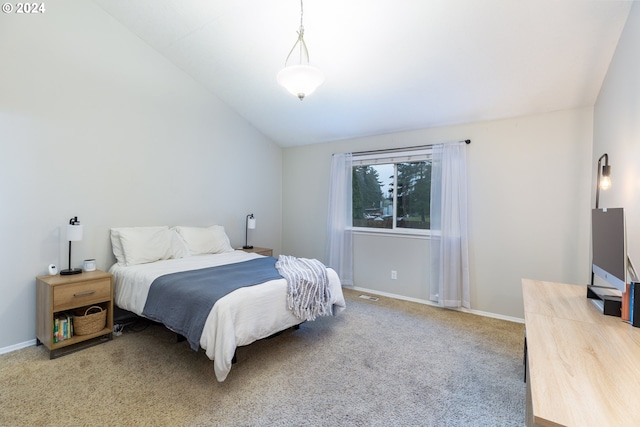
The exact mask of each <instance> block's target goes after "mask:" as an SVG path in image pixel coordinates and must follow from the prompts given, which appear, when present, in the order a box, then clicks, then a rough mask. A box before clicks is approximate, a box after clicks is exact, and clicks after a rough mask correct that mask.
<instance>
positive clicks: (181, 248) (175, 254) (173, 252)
mask: <svg viewBox="0 0 640 427" xmlns="http://www.w3.org/2000/svg"><path fill="white" fill-rule="evenodd" d="M169 232H170V233H171V243H170V246H169V253H168V258H184V257H187V256H189V255H190V254H189V247H188V246H187V244H186V243H185V241H184V240H182V237H180V235H179V234H178V231H177V230H176V228H175V227H174V228H171V229H170V230H169Z"/></svg>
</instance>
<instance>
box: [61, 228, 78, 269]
mask: <svg viewBox="0 0 640 427" xmlns="http://www.w3.org/2000/svg"><path fill="white" fill-rule="evenodd" d="M67 240H68V241H69V268H68V269H67V270H62V271H60V274H61V275H63V276H69V275H71V274H80V273H82V269H81V268H71V242H79V241H80V240H82V225H80V221H78V217H77V216H74V217H73V218H71V219H70V220H69V224H67Z"/></svg>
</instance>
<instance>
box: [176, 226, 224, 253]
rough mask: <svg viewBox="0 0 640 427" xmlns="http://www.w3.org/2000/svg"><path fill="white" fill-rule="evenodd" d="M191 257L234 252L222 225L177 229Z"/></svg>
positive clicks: (179, 227)
mask: <svg viewBox="0 0 640 427" xmlns="http://www.w3.org/2000/svg"><path fill="white" fill-rule="evenodd" d="M176 231H177V232H178V234H179V235H180V237H182V239H183V240H184V242H185V243H186V244H187V247H188V248H189V252H190V253H191V255H199V254H219V253H223V252H233V248H232V247H231V243H229V237H227V233H225V231H224V227H223V226H221V225H213V226H211V227H182V226H178V227H176Z"/></svg>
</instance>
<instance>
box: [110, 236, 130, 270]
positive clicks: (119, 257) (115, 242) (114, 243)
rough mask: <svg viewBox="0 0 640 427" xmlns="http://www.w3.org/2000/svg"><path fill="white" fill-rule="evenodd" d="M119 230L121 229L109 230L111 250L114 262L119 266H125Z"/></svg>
mask: <svg viewBox="0 0 640 427" xmlns="http://www.w3.org/2000/svg"><path fill="white" fill-rule="evenodd" d="M120 230H122V229H121V228H112V229H111V250H112V251H113V255H115V257H116V261H117V262H118V264H120V265H126V264H127V260H126V259H125V257H124V250H123V249H122V243H120Z"/></svg>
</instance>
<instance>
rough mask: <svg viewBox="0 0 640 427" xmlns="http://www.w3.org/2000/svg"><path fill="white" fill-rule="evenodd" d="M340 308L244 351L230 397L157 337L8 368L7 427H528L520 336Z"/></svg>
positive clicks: (203, 367) (488, 322)
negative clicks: (335, 313) (333, 315)
mask: <svg viewBox="0 0 640 427" xmlns="http://www.w3.org/2000/svg"><path fill="white" fill-rule="evenodd" d="M345 295H346V297H347V310H346V311H344V312H343V313H342V314H341V315H340V316H339V317H337V318H320V319H318V320H317V321H315V322H308V323H305V324H303V325H302V326H301V328H300V330H297V331H294V330H288V331H285V332H284V333H282V334H280V335H278V336H276V337H274V338H270V339H266V340H262V341H259V342H256V343H253V344H251V345H250V346H247V347H242V348H239V349H238V353H237V356H238V363H237V364H235V365H234V366H233V368H232V370H231V373H230V374H229V377H228V378H227V380H226V381H225V382H223V383H218V382H217V381H216V380H215V376H214V374H213V364H212V362H211V361H210V360H209V359H207V357H206V356H205V355H204V353H203V352H202V351H201V352H199V353H197V352H193V351H191V350H190V349H189V347H188V344H187V343H186V342H182V343H176V341H175V336H174V335H173V334H172V333H170V332H169V331H167V330H166V329H164V328H162V327H159V326H156V325H151V326H149V327H147V328H146V329H143V330H141V331H138V332H134V331H132V330H126V331H125V333H124V334H123V335H122V336H120V337H116V338H114V340H113V341H109V342H107V343H105V344H101V345H98V346H95V347H92V348H88V349H85V350H82V351H79V352H77V353H73V354H70V355H67V356H64V357H61V358H58V359H54V360H49V359H48V353H47V351H46V349H45V348H43V347H42V346H40V347H29V348H25V349H22V350H19V351H15V352H12V353H8V354H4V355H0V425H3V426H4V425H7V426H76V425H77V426H84V425H108V426H303V425H305V426H522V425H524V412H525V384H524V383H523V381H522V379H523V377H522V375H523V366H522V339H523V333H524V326H523V325H521V324H517V323H511V322H506V321H501V320H496V319H490V318H484V317H479V316H474V315H470V314H465V313H459V312H455V311H449V310H443V309H439V308H434V307H429V306H425V305H421V304H415V303H409V302H404V301H397V300H393V299H389V298H380V301H378V302H371V301H367V300H363V299H360V298H358V295H359V293H358V292H355V291H350V290H345ZM138 326H140V325H138Z"/></svg>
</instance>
